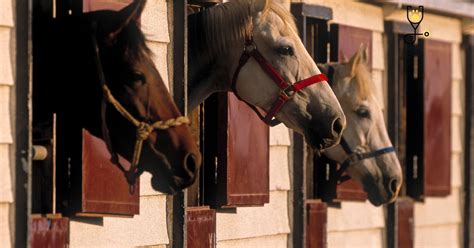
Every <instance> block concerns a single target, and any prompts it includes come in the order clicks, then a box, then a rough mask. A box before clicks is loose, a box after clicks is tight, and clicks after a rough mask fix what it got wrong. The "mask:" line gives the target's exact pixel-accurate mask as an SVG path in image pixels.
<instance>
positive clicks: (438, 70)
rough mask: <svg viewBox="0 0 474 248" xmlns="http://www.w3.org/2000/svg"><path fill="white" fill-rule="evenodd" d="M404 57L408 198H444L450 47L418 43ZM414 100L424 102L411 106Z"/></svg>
mask: <svg viewBox="0 0 474 248" xmlns="http://www.w3.org/2000/svg"><path fill="white" fill-rule="evenodd" d="M406 55H407V67H408V68H407V124H406V125H407V133H406V135H407V136H406V137H407V145H406V148H407V151H406V152H407V153H406V160H405V162H406V182H407V194H408V195H409V196H411V197H413V198H415V199H420V200H422V199H424V198H425V197H427V196H447V195H449V194H450V192H451V44H449V43H446V42H441V41H436V40H432V39H425V40H419V41H418V43H417V44H415V45H413V46H408V49H407V54H406ZM443 65H449V66H443ZM417 99H423V101H422V102H421V103H420V102H414V101H417ZM420 117H421V118H420ZM412 125H414V126H412Z"/></svg>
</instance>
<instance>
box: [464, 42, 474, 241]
mask: <svg viewBox="0 0 474 248" xmlns="http://www.w3.org/2000/svg"><path fill="white" fill-rule="evenodd" d="M463 47H464V53H465V70H464V71H465V91H464V92H465V111H464V113H465V115H464V116H465V119H464V135H465V138H464V148H465V149H464V186H463V187H464V206H463V207H464V209H463V211H464V219H463V239H464V247H470V246H472V245H473V243H474V232H473V230H474V214H473V211H472V208H473V207H474V167H472V165H473V164H474V97H473V94H474V72H473V71H474V35H472V34H471V35H468V34H465V35H464V36H463Z"/></svg>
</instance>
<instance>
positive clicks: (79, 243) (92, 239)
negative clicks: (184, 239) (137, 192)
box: [70, 195, 169, 247]
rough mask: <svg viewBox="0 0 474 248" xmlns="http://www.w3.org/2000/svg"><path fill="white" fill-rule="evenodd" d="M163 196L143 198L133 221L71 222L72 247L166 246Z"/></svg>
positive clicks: (118, 219) (164, 201)
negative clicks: (138, 212)
mask: <svg viewBox="0 0 474 248" xmlns="http://www.w3.org/2000/svg"><path fill="white" fill-rule="evenodd" d="M165 209H166V196H165V195H161V196H142V197H141V198H140V214H139V215H136V216H134V217H133V218H111V217H110V218H107V217H105V218H103V219H98V218H94V219H87V218H86V219H84V218H82V219H78V218H71V223H70V245H71V247H91V246H95V247H112V246H113V247H119V246H120V247H131V246H145V245H159V244H168V243H169V239H168V230H167V228H166V211H165Z"/></svg>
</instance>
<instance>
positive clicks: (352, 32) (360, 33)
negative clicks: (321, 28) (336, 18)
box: [314, 24, 372, 202]
mask: <svg viewBox="0 0 474 248" xmlns="http://www.w3.org/2000/svg"><path fill="white" fill-rule="evenodd" d="M330 29H331V31H330V45H331V54H330V59H331V61H334V62H342V59H343V56H345V57H347V58H350V57H351V56H352V55H353V54H354V53H356V52H357V51H358V50H359V48H360V46H361V44H365V45H366V46H367V49H368V55H369V61H368V65H369V67H371V64H372V63H371V61H372V31H370V30H366V29H361V28H354V27H350V26H345V25H340V24H331V26H330ZM320 159H322V160H321V161H319V160H320ZM314 164H315V173H316V175H315V177H316V178H317V184H316V185H315V187H316V190H315V192H316V196H317V197H320V198H322V199H323V200H324V201H328V202H330V201H342V200H350V201H365V200H366V199H367V193H365V191H364V190H363V188H362V186H361V185H360V184H359V183H358V182H356V181H354V180H348V181H346V182H343V183H342V184H339V185H338V184H337V178H336V170H337V168H338V167H339V165H338V164H337V163H333V162H331V161H328V160H326V159H324V158H319V157H315V159H314ZM344 175H345V173H344Z"/></svg>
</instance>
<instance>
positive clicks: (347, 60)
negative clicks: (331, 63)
mask: <svg viewBox="0 0 474 248" xmlns="http://www.w3.org/2000/svg"><path fill="white" fill-rule="evenodd" d="M341 58H342V63H347V62H349V59H347V56H346V55H345V54H344V52H343V51H341Z"/></svg>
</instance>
